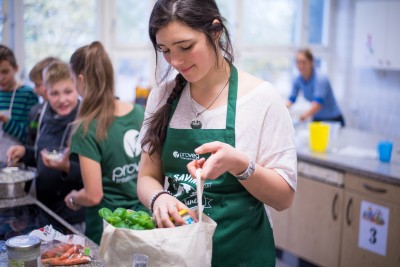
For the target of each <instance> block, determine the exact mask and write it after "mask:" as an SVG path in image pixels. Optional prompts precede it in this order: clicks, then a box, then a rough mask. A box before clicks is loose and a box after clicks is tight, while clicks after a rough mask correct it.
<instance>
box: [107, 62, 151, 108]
mask: <svg viewBox="0 0 400 267" xmlns="http://www.w3.org/2000/svg"><path fill="white" fill-rule="evenodd" d="M114 67H115V70H116V72H117V76H116V79H117V80H116V95H117V96H118V97H119V98H120V99H121V100H122V101H126V102H133V101H134V100H135V97H136V91H135V90H136V86H138V85H140V86H141V87H148V86H149V73H150V61H149V59H148V58H139V57H137V58H120V59H118V60H117V64H116V66H114Z"/></svg>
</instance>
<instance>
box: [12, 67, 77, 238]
mask: <svg viewBox="0 0 400 267" xmlns="http://www.w3.org/2000/svg"><path fill="white" fill-rule="evenodd" d="M43 81H44V84H45V87H46V92H47V97H46V98H47V99H48V101H46V102H44V105H43V109H42V112H41V114H40V118H39V126H38V128H37V131H38V133H37V139H36V142H35V145H34V146H22V145H15V146H12V147H10V148H9V150H8V151H7V156H8V157H9V158H10V160H11V161H22V162H24V163H25V164H26V165H28V166H34V167H36V168H37V173H38V176H37V178H36V195H37V198H38V200H39V201H40V202H42V203H43V204H45V205H46V206H47V207H49V208H50V209H51V210H53V211H54V212H55V213H56V214H57V215H59V216H61V217H62V218H63V219H64V220H66V221H67V222H69V223H70V224H72V225H73V226H75V227H76V228H77V229H78V230H81V231H83V226H84V223H83V222H84V217H85V214H84V210H83V209H82V210H79V211H73V210H71V209H69V208H67V207H66V205H65V202H64V197H65V196H66V195H67V194H68V193H69V192H70V191H71V190H74V189H76V190H79V189H81V188H82V187H83V184H82V177H81V174H80V167H79V161H78V157H75V158H74V157H73V156H71V157H69V148H68V146H69V136H70V134H71V132H72V131H71V128H72V125H71V123H72V122H73V121H74V120H75V118H76V116H77V114H78V109H79V100H78V92H77V90H76V88H75V85H74V83H73V81H72V79H71V76H70V72H69V66H68V64H67V63H64V62H61V61H55V62H53V63H51V64H50V65H49V66H47V67H46V68H45V69H44V71H43ZM64 148H65V152H64V153H63V154H60V155H58V156H59V158H57V159H54V158H53V157H52V156H56V155H51V154H50V153H52V152H53V150H63V149H64ZM49 152H50V153H49Z"/></svg>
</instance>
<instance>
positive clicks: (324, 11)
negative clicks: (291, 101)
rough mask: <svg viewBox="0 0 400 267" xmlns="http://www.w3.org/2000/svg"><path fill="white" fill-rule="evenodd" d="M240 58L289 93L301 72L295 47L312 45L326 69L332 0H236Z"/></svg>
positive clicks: (243, 64)
mask: <svg viewBox="0 0 400 267" xmlns="http://www.w3.org/2000/svg"><path fill="white" fill-rule="evenodd" d="M235 3H236V4H237V5H240V4H241V6H240V8H238V9H237V17H238V18H239V20H240V21H241V23H240V25H237V30H238V34H237V36H236V39H235V40H234V43H235V44H236V55H237V58H236V62H238V63H239V67H241V68H242V69H243V70H245V71H248V72H250V73H252V74H254V75H256V76H258V77H260V78H262V79H264V80H267V81H269V82H271V83H272V84H274V85H275V87H276V88H277V89H278V90H279V92H280V93H281V95H283V96H284V97H286V96H288V95H289V93H290V90H291V87H292V83H291V81H292V80H293V78H294V77H295V76H296V75H297V74H298V72H297V69H296V65H295V60H294V56H295V51H296V50H297V49H298V48H299V47H311V49H312V50H313V52H314V54H315V58H316V61H317V64H316V65H317V68H319V67H321V68H322V69H323V71H326V67H327V65H328V64H327V62H326V59H327V58H329V57H328V55H329V54H328V53H329V50H328V47H327V45H326V44H327V36H328V22H329V16H328V15H329V12H328V11H329V7H330V0H308V1H305V0H280V1H276V0H252V1H251V4H249V2H248V1H247V0H242V1H236V2H235Z"/></svg>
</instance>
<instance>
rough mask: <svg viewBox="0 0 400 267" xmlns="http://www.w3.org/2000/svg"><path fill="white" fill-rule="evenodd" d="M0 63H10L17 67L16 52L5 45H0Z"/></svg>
mask: <svg viewBox="0 0 400 267" xmlns="http://www.w3.org/2000/svg"><path fill="white" fill-rule="evenodd" d="M0 61H8V62H9V63H10V65H11V66H12V67H13V68H16V67H17V60H16V59H15V56H14V52H13V51H12V50H11V49H10V48H8V47H7V46H5V45H2V44H0Z"/></svg>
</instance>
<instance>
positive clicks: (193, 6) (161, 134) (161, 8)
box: [142, 0, 234, 155]
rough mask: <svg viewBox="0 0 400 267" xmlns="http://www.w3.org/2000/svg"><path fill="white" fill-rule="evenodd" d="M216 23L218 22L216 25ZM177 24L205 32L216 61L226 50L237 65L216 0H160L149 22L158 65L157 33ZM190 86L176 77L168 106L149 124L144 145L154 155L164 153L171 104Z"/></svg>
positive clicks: (182, 78) (229, 57)
mask: <svg viewBox="0 0 400 267" xmlns="http://www.w3.org/2000/svg"><path fill="white" fill-rule="evenodd" d="M215 20H217V21H218V23H213V22H214V21H215ZM174 21H179V22H182V23H184V24H185V25H187V26H189V27H191V28H192V29H194V30H197V31H200V32H202V33H204V35H205V36H206V38H207V42H208V43H209V44H211V46H212V48H213V49H214V52H215V56H216V58H217V59H218V55H220V51H222V52H223V56H224V58H225V60H227V61H228V62H229V63H232V62H233V59H234V57H233V49H232V44H231V40H230V37H229V32H228V29H227V27H226V25H225V19H224V18H223V17H222V16H221V13H220V12H219V9H218V6H217V4H216V2H215V1H214V0H203V1H198V0H158V1H157V2H156V4H155V5H154V7H153V10H152V12H151V15H150V21H149V35H150V40H151V42H152V43H153V48H154V50H155V52H156V63H158V54H157V51H158V52H160V51H159V49H158V47H157V40H156V34H157V32H158V31H159V30H160V29H161V28H163V27H165V26H167V25H168V24H169V23H171V22H174ZM216 33H221V38H219V40H218V42H217V43H216V42H215V40H214V38H215V35H216ZM218 64H219V60H217V61H216V66H218ZM170 70H171V66H169V67H168V71H167V73H166V74H165V75H164V77H163V78H162V79H161V81H164V80H165V79H166V77H168V73H169V71H170ZM156 76H157V75H156ZM186 83H187V81H186V80H185V78H184V77H183V76H182V75H181V74H180V73H179V74H178V75H177V76H176V77H175V87H174V89H173V91H172V93H171V94H170V95H169V96H168V100H167V103H166V104H165V105H163V106H162V107H161V108H159V109H158V110H157V111H156V112H155V113H154V114H153V115H152V116H151V117H149V118H148V119H147V120H146V121H145V123H146V125H147V126H148V130H147V131H146V133H145V135H144V137H143V140H142V146H145V145H148V151H147V152H148V153H149V154H150V155H152V154H154V153H156V154H161V147H162V144H163V143H164V140H165V135H166V131H167V127H168V121H169V114H170V111H171V104H172V103H173V102H174V100H175V99H176V98H177V97H178V95H179V94H180V93H181V92H182V90H183V88H184V87H185V85H186Z"/></svg>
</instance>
